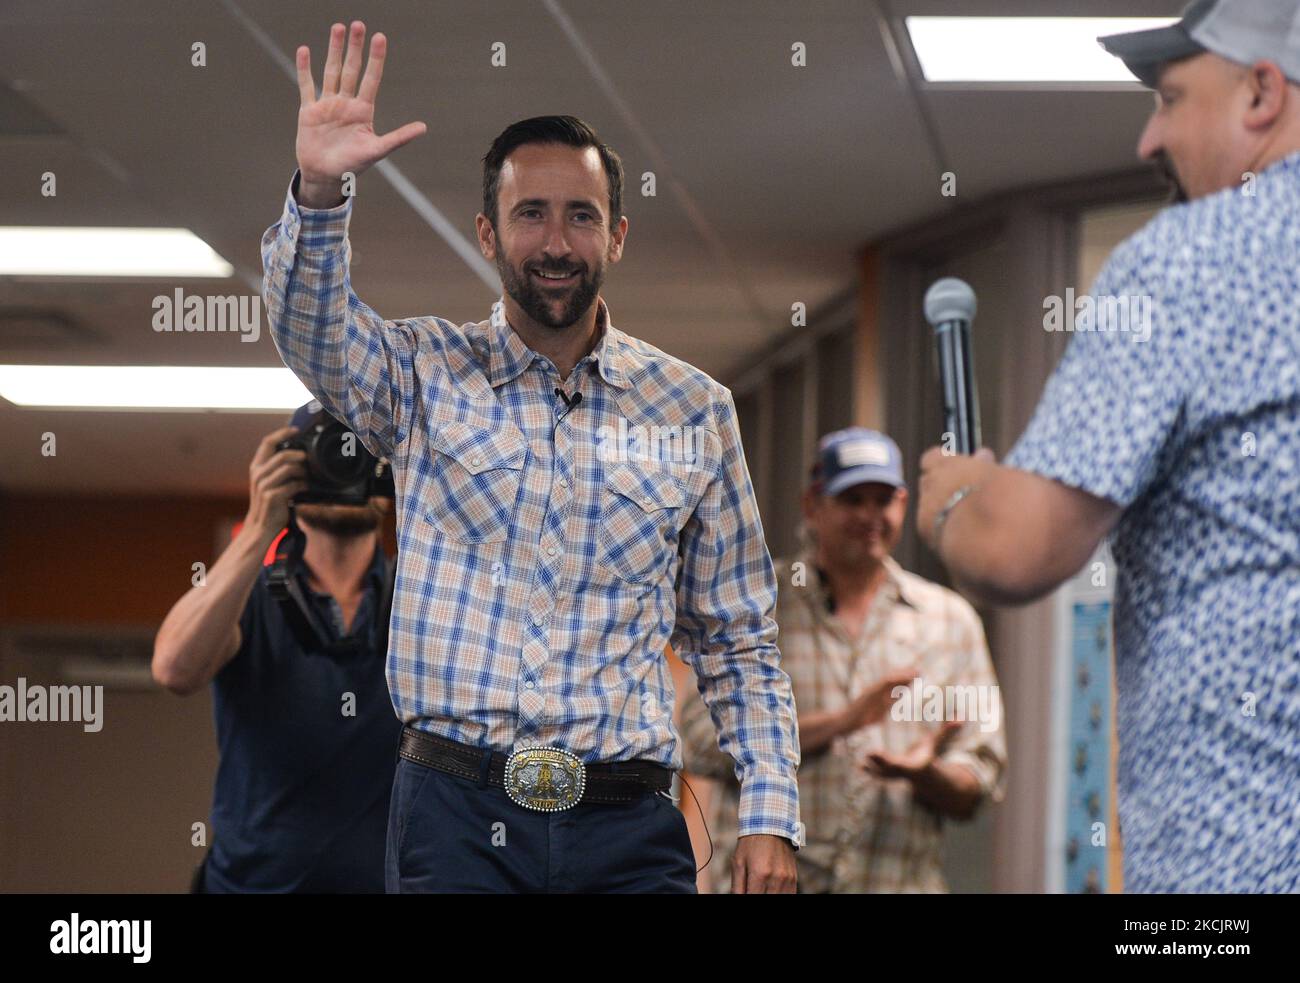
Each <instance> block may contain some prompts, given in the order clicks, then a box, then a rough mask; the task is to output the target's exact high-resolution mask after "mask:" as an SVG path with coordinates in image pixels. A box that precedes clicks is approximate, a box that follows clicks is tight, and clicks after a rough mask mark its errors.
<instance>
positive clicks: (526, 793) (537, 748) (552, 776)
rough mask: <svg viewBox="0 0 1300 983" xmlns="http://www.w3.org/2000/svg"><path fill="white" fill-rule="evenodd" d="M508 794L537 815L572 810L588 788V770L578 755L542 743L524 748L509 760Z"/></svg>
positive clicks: (507, 763)
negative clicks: (538, 813)
mask: <svg viewBox="0 0 1300 983" xmlns="http://www.w3.org/2000/svg"><path fill="white" fill-rule="evenodd" d="M505 782H506V795H508V796H510V799H511V801H513V802H514V803H515V804H516V805H521V806H523V807H524V808H525V809H534V810H536V811H537V812H561V811H562V810H564V809H572V808H573V807H574V806H576V805H577V804H578V802H579V801H580V800H581V799H582V793H583V790H584V789H585V788H586V787H587V768H586V766H585V765H584V764H583V763H582V759H580V758H579V757H578V756H577V755H576V754H574V753H572V752H571V751H566V750H564V748H558V747H548V746H546V745H542V744H534V745H529V746H528V747H522V748H520V749H519V750H518V751H516V752H515V753H514V754H512V755H510V757H509V758H508V759H507V760H506V774H505Z"/></svg>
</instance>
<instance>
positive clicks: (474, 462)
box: [469, 457, 483, 467]
mask: <svg viewBox="0 0 1300 983" xmlns="http://www.w3.org/2000/svg"><path fill="white" fill-rule="evenodd" d="M469 463H470V464H472V465H474V467H478V466H479V465H480V464H482V463H483V458H481V457H475V458H474V459H473V460H472V461H470V462H469Z"/></svg>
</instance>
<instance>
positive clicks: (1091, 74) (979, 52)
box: [906, 17, 1177, 84]
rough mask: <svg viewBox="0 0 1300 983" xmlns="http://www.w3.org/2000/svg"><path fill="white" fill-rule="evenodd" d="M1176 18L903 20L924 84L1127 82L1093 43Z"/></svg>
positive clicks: (1127, 75) (1117, 62)
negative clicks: (1109, 36)
mask: <svg viewBox="0 0 1300 983" xmlns="http://www.w3.org/2000/svg"><path fill="white" fill-rule="evenodd" d="M1176 20H1177V18H1176V17H908V18H906V23H907V32H908V34H909V35H911V38H912V47H913V48H914V49H916V57H917V59H918V60H919V61H920V63H921V71H922V73H923V74H924V75H925V79H926V81H927V82H1133V83H1134V84H1136V83H1137V80H1136V79H1135V78H1134V77H1133V74H1132V73H1131V72H1130V71H1129V70H1128V69H1127V68H1125V67H1124V63H1123V62H1122V61H1120V60H1119V59H1118V58H1116V57H1115V56H1114V55H1111V54H1108V53H1107V52H1106V51H1105V49H1103V48H1102V46H1101V45H1099V44H1098V43H1097V38H1099V37H1102V36H1104V35H1106V34H1124V33H1126V32H1128V31H1145V30H1147V29H1149V28H1153V27H1164V26H1166V25H1168V24H1172V23H1174V22H1175V21H1176Z"/></svg>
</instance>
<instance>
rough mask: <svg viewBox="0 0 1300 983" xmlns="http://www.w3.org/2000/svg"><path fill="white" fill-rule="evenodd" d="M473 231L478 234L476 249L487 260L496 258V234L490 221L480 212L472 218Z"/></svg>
mask: <svg viewBox="0 0 1300 983" xmlns="http://www.w3.org/2000/svg"><path fill="white" fill-rule="evenodd" d="M474 230H475V231H476V232H477V233H478V248H479V251H480V252H482V253H483V255H484V257H486V258H487V259H492V260H495V259H496V258H497V234H496V230H495V229H494V228H492V220H491V219H489V218H488V217H487V216H486V215H484V214H483V213H482V212H479V213H478V214H477V215H475V216H474Z"/></svg>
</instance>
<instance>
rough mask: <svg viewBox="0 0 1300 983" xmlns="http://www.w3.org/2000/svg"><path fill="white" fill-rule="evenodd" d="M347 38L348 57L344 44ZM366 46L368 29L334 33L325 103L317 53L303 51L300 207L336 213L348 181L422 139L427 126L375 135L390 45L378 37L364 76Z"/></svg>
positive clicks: (358, 26)
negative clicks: (314, 65)
mask: <svg viewBox="0 0 1300 983" xmlns="http://www.w3.org/2000/svg"><path fill="white" fill-rule="evenodd" d="M345 35H346V37H347V55H346V58H345V57H344V52H343V43H344V37H345ZM365 43H366V27H365V25H364V24H362V23H361V21H353V22H352V26H351V28H350V29H345V28H344V26H343V25H342V24H335V25H333V26H332V27H331V28H330V42H329V52H328V54H327V55H326V58H325V71H324V74H323V75H322V76H321V92H320V98H317V97H316V88H315V82H314V80H313V79H312V74H311V50H310V49H309V48H308V47H307V46H306V45H302V46H301V47H299V48H298V53H297V63H298V92H299V96H300V97H301V106H300V108H299V110H298V141H297V154H298V169H299V171H301V172H302V178H301V181H300V183H299V187H298V202H299V204H302V205H305V206H306V207H308V208H334V207H336V206H338V205H341V204H342V203H343V200H344V199H343V193H342V190H341V182H342V178H343V175H344V174H346V173H349V172H351V173H352V174H354V175H359V174H361V172H362V171H364V170H366V169H367V168H368V167H370V166H371V165H372V164H374V163H375V162H377V161H379V160H382V159H383V158H385V157H387V156H388V155H389V154H390V153H392V152H393V151H394V150H396V149H397V148H398V147H401V146H403V145H404V144H406V143H409V142H410V141H412V140H414V139H415V138H416V137H418V136H422V135H423V134H424V132H425V131H426V129H427V127H426V126H425V125H424V124H423V123H418V122H417V123H407V124H406V125H405V126H402V127H398V128H397V129H396V130H393V131H392V132H391V133H387V134H385V135H384V136H379V135H378V134H376V133H375V129H374V122H375V97H376V96H377V95H378V94H379V81H380V79H381V78H383V74H384V57H385V55H386V54H387V51H388V39H387V38H385V37H384V35H383V34H376V35H375V36H374V37H373V38H371V40H370V61H369V62H368V63H367V65H366V74H365V77H364V78H361V79H360V88H358V86H357V81H358V78H359V77H360V75H361V55H362V50H363V49H364V47H365Z"/></svg>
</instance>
